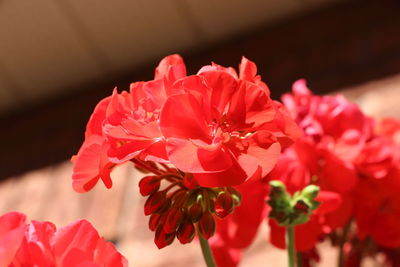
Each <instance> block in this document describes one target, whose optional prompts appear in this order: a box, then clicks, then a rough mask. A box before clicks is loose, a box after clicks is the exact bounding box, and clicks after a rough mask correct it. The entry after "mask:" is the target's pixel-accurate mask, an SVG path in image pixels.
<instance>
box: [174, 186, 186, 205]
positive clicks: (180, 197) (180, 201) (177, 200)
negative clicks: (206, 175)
mask: <svg viewBox="0 0 400 267" xmlns="http://www.w3.org/2000/svg"><path fill="white" fill-rule="evenodd" d="M187 198H188V193H187V191H185V190H182V191H179V192H177V193H176V194H175V193H174V197H173V202H174V203H173V206H174V207H182V206H183V205H184V204H185V202H186V200H187Z"/></svg>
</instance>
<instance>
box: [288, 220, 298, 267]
mask: <svg viewBox="0 0 400 267" xmlns="http://www.w3.org/2000/svg"><path fill="white" fill-rule="evenodd" d="M286 234H287V242H286V243H287V251H288V267H295V262H296V249H295V247H294V246H295V244H294V226H288V227H287V231H286Z"/></svg>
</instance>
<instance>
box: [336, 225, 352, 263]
mask: <svg viewBox="0 0 400 267" xmlns="http://www.w3.org/2000/svg"><path fill="white" fill-rule="evenodd" d="M350 226H351V221H350V222H348V223H347V225H346V226H345V227H344V229H343V233H342V236H341V237H340V241H339V256H338V267H343V266H344V250H343V248H344V244H345V243H346V239H347V235H348V233H349V230H350Z"/></svg>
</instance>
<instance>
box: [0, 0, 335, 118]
mask: <svg viewBox="0 0 400 267" xmlns="http://www.w3.org/2000/svg"><path fill="white" fill-rule="evenodd" d="M332 1H334V0H329V1H328V0H113V1H106V0H35V1H31V0H0V113H1V112H5V111H8V110H11V109H13V108H18V107H19V106H20V105H29V104H31V103H33V102H35V101H37V100H39V99H43V98H45V97H48V96H54V95H55V94H58V93H60V92H61V91H62V90H65V88H74V87H76V88H77V87H78V86H77V85H79V84H82V83H83V82H88V81H92V80H95V79H98V78H99V77H104V75H110V74H115V73H118V72H120V71H123V70H127V69H128V68H133V67H135V66H139V65H141V64H144V63H146V62H149V61H154V60H158V59H161V58H162V57H163V56H165V55H167V54H169V53H173V52H179V51H188V50H190V49H196V48H199V47H203V46H206V45H209V44H212V43H215V42H218V41H221V40H223V39H227V38H229V37H232V36H235V35H237V34H240V33H242V32H244V31H247V30H249V29H252V28H254V27H257V26H260V25H266V24H268V23H271V22H274V21H276V20H278V19H283V18H285V17H288V16H290V15H292V14H295V13H299V12H304V11H306V10H309V9H312V8H316V7H318V6H321V5H323V4H326V3H328V2H332Z"/></svg>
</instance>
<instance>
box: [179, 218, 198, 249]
mask: <svg viewBox="0 0 400 267" xmlns="http://www.w3.org/2000/svg"><path fill="white" fill-rule="evenodd" d="M194 235H195V228H194V225H193V223H191V222H190V221H189V220H185V221H184V222H183V223H182V224H181V225H180V226H179V228H178V231H177V234H176V237H177V238H178V240H179V242H181V244H186V243H190V242H191V241H192V240H193V238H194Z"/></svg>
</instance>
